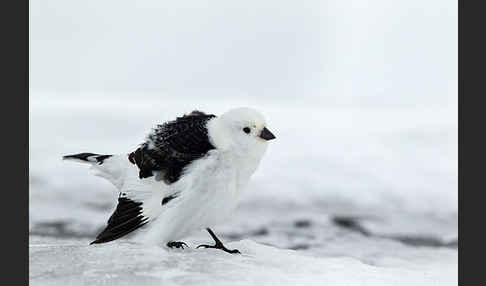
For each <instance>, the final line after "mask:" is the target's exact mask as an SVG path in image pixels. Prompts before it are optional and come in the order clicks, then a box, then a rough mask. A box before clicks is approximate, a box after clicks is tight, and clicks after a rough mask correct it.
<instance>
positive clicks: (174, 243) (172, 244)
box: [167, 241, 189, 249]
mask: <svg viewBox="0 0 486 286" xmlns="http://www.w3.org/2000/svg"><path fill="white" fill-rule="evenodd" d="M184 245H185V246H186V247H189V246H187V244H186V243H185V242H182V241H169V242H167V247H169V248H174V247H175V248H182V249H184Z"/></svg>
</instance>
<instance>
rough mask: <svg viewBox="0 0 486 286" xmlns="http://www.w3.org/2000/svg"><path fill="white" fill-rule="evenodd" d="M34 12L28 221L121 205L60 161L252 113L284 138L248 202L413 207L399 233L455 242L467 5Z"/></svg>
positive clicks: (379, 209) (98, 217)
mask: <svg viewBox="0 0 486 286" xmlns="http://www.w3.org/2000/svg"><path fill="white" fill-rule="evenodd" d="M29 13H30V22H29V28H30V47H29V56H30V76H29V77H30V112H29V113H30V118H29V123H30V129H29V135H30V142H29V150H30V153H29V158H30V162H29V163H30V170H29V172H30V179H31V185H30V223H31V226H33V225H34V226H35V225H36V223H41V222H46V221H56V220H59V219H66V220H68V221H69V222H70V223H73V224H76V223H84V224H88V225H94V226H96V227H99V226H101V225H103V224H104V222H105V221H106V219H107V217H108V213H109V212H110V209H111V208H112V207H113V206H114V203H115V198H116V194H115V191H114V188H113V187H112V186H110V185H109V183H107V182H104V181H103V179H100V178H97V177H93V176H92V175H91V174H90V172H89V171H88V170H87V168H86V166H82V165H76V164H73V163H71V162H62V161H61V160H60V158H61V156H62V155H64V154H68V153H78V152H94V153H108V154H110V153H121V152H127V151H130V150H131V149H132V148H135V147H136V146H137V144H139V143H141V142H142V141H143V140H144V136H145V134H146V133H147V132H149V131H150V128H152V127H153V126H154V125H155V124H156V123H161V122H163V121H166V120H171V119H174V118H175V116H179V115H181V114H183V113H186V112H190V111H191V110H193V109H196V108H198V109H201V110H203V111H205V112H208V113H214V114H221V113H222V112H224V111H226V110H228V109H230V108H233V107H238V106H250V107H254V108H257V109H259V110H260V111H262V112H263V113H264V114H265V116H266V118H267V121H268V122H269V127H270V130H272V132H274V134H275V135H276V136H277V140H275V141H272V142H271V144H270V145H271V146H270V147H269V150H268V154H267V155H266V157H265V158H264V160H263V162H262V164H261V166H260V168H259V170H258V171H257V173H256V174H255V176H254V179H253V181H252V183H251V185H250V187H251V188H252V189H253V191H252V192H251V194H250V195H249V196H248V198H246V200H245V202H244V204H243V205H246V206H256V205H260V204H261V205H262V206H264V207H266V208H269V209H271V208H272V207H275V208H277V207H278V206H282V205H295V206H299V205H300V206H306V205H316V204H317V205H318V207H317V208H316V209H317V210H318V212H319V211H320V210H322V212H328V211H329V210H333V212H336V213H339V212H345V213H346V212H348V213H353V212H355V211H356V210H362V211H363V212H365V213H367V212H372V213H374V214H376V215H377V216H383V217H385V218H386V217H392V216H393V215H394V214H397V213H399V214H409V215H411V216H412V217H413V218H414V219H410V220H409V221H408V223H407V222H404V223H403V224H401V225H400V227H402V226H403V228H402V230H403V229H408V230H409V231H410V232H420V231H425V230H426V231H429V232H432V233H433V232H438V233H439V234H438V235H443V234H444V233H443V231H442V224H443V222H444V221H445V224H446V225H447V226H448V227H447V231H446V232H447V235H452V236H457V177H458V175H457V174H458V173H457V128H458V127H457V1H450V0H445V1H416V0H413V1H357V0H355V1H350V0H340V1H337V0H332V1H265V0H259V1H244V2H235V1H154V0H150V1H149V0H147V1H93V0H86V1H72V0H42V1H41V0H31V1H30V12H29ZM370 210H371V211H370ZM316 215H319V213H316ZM404 216H405V215H404ZM416 216H419V217H427V218H433V219H440V223H435V224H432V226H430V224H428V223H423V224H422V225H423V226H422V227H420V226H417V225H418V224H420V223H416V222H417V220H416V219H415V217H416ZM392 225H394V227H395V228H397V229H398V228H400V227H399V226H397V225H396V224H393V223H392ZM405 225H411V226H409V227H408V228H407V227H406V226H405ZM451 233H452V234H451Z"/></svg>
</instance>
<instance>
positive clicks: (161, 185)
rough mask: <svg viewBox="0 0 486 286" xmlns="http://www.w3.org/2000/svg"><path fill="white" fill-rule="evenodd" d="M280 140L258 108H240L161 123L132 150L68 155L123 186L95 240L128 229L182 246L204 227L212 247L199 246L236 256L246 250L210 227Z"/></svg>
mask: <svg viewBox="0 0 486 286" xmlns="http://www.w3.org/2000/svg"><path fill="white" fill-rule="evenodd" d="M275 138H276V137H275V135H274V134H273V133H272V132H271V131H270V130H269V129H268V128H267V124H266V120H265V118H264V117H263V115H262V114H261V113H260V112H259V111H257V110H255V109H253V108H249V107H239V108H234V109H231V110H229V111H227V112H225V113H223V114H221V115H220V116H216V115H214V114H207V113H205V112H202V111H200V110H193V111H192V112H190V113H186V114H184V115H182V116H179V117H176V119H174V120H172V121H167V122H165V123H163V124H157V125H156V127H155V128H153V129H152V130H151V132H150V133H149V134H148V136H147V137H146V139H145V141H144V142H143V143H142V144H140V145H138V146H137V148H136V150H133V149H132V150H133V151H132V150H130V151H131V152H126V153H123V154H115V155H113V154H112V155H102V154H96V153H78V154H73V155H66V156H63V160H72V161H78V162H82V163H87V164H89V165H91V167H90V169H92V170H93V171H94V174H95V175H96V176H99V177H102V178H105V179H106V180H108V181H109V182H111V183H112V184H113V185H114V186H115V187H116V189H117V190H118V202H117V206H116V208H115V210H114V211H113V213H112V214H111V216H110V217H109V219H108V221H107V224H106V227H105V228H104V229H103V230H102V231H101V232H100V233H99V234H98V235H97V236H96V239H95V240H94V241H92V242H91V244H99V243H106V242H110V241H113V240H116V239H119V238H122V237H125V236H126V235H128V234H130V235H129V236H130V237H131V239H134V240H139V241H141V242H145V243H156V244H157V243H162V244H163V245H165V246H167V247H168V248H182V249H183V248H184V246H186V247H188V246H187V244H186V243H185V242H183V241H180V240H181V239H184V238H186V237H187V236H189V235H191V234H192V233H194V232H196V231H201V230H204V229H205V230H206V231H207V232H208V233H209V235H210V236H211V237H212V239H213V240H214V245H208V244H201V245H199V246H198V247H197V248H200V247H203V248H215V249H220V250H223V251H225V252H227V253H233V254H234V253H240V251H239V250H238V249H228V248H226V247H225V246H224V244H223V243H222V241H221V240H220V239H219V238H218V237H217V236H216V235H215V233H214V232H213V230H212V229H211V228H213V227H214V226H215V225H219V224H221V223H223V222H224V221H225V220H226V219H227V218H228V217H229V216H230V215H231V212H232V211H233V210H234V209H235V208H236V206H237V205H238V203H239V202H240V200H241V198H242V196H243V195H244V194H245V193H246V191H247V185H248V182H249V180H250V177H251V176H252V174H253V173H254V172H255V171H256V169H257V168H258V166H259V164H260V162H261V159H262V158H263V156H264V154H265V152H266V150H267V146H268V141H270V140H273V139H275ZM134 149H135V148H134ZM125 238H126V237H125Z"/></svg>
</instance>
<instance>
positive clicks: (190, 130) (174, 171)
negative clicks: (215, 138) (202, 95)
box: [129, 110, 216, 184]
mask: <svg viewBox="0 0 486 286" xmlns="http://www.w3.org/2000/svg"><path fill="white" fill-rule="evenodd" d="M214 117H216V116H215V115H212V114H209V115H208V114H205V113H203V112H201V111H197V110H195V111H193V112H191V113H190V114H188V115H184V116H182V117H178V118H177V119H176V120H173V121H170V122H166V123H164V124H162V125H158V126H157V128H155V129H154V130H153V132H152V133H151V134H150V135H149V136H148V138H147V141H146V142H145V143H143V144H142V146H140V147H139V148H138V149H137V150H135V151H134V152H132V153H130V155H129V160H130V162H131V163H133V164H136V165H137V166H138V168H139V169H140V172H139V177H140V178H141V179H142V178H148V177H151V176H154V175H156V180H161V179H162V180H164V182H166V183H167V184H172V183H174V182H175V181H177V180H178V179H179V177H180V174H181V172H182V170H183V168H184V167H185V166H187V165H188V164H189V163H191V162H192V161H194V160H196V159H199V158H201V157H203V156H204V155H206V153H207V152H208V151H209V150H211V149H214V146H213V145H212V144H211V143H210V142H209V138H208V130H207V128H206V123H207V121H208V120H210V119H211V118H214Z"/></svg>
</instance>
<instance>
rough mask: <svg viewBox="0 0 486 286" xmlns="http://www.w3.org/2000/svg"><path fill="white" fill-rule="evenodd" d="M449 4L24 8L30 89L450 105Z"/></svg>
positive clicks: (453, 11) (453, 66) (348, 0)
mask: <svg viewBox="0 0 486 286" xmlns="http://www.w3.org/2000/svg"><path fill="white" fill-rule="evenodd" d="M456 2H457V1H452V0H444V1H418V0H413V1H409V0H408V1H405V0H403V1H387V0H376V1H357V0H355V1H352V0H334V1H266V0H265V1H263V0H258V1H238V2H237V1H200V0H197V1H196V0H195V1H160V0H145V1H94V0H85V1H73V0H31V1H30V88H31V89H35V90H57V91H59V90H70V91H78V92H83V91H100V90H101V91H114V92H117V91H127V90H134V91H163V92H170V93H173V94H174V95H177V96H185V95H191V94H194V93H198V94H203V95H205V94H213V95H214V94H216V95H221V96H230V95H231V94H244V95H250V96H262V95H264V96H279V97H292V96H301V97H302V96H303V97H305V98H314V97H325V96H386V97H392V98H402V99H404V98H413V99H414V100H418V101H421V100H425V98H427V100H432V101H435V100H454V99H455V98H456V97H457V43H458V42H457V30H458V29H457V3H456ZM427 100H425V101H427Z"/></svg>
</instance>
